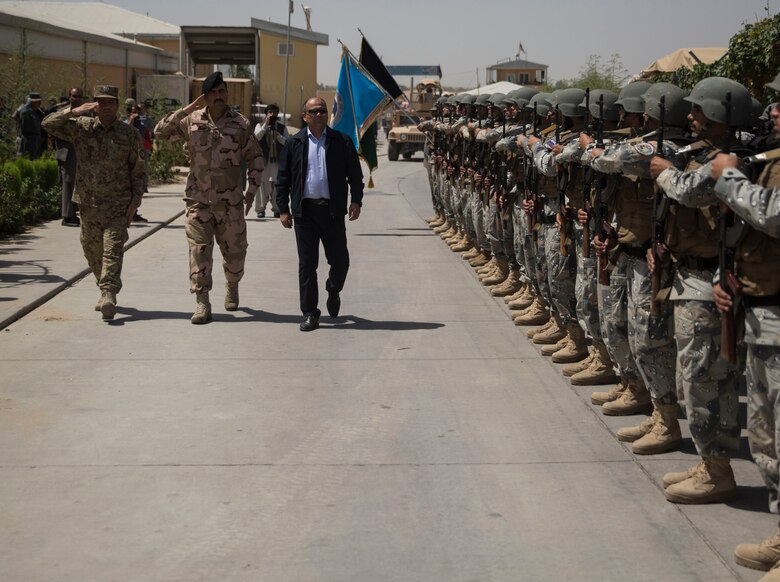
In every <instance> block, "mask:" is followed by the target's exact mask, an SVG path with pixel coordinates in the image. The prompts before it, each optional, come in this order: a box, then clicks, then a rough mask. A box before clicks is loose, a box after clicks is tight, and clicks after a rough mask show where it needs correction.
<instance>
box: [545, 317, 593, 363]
mask: <svg viewBox="0 0 780 582" xmlns="http://www.w3.org/2000/svg"><path fill="white" fill-rule="evenodd" d="M587 355H588V343H587V340H586V339H585V332H584V331H583V329H582V328H581V327H580V324H579V323H577V322H576V321H575V322H574V323H569V324H567V325H566V343H565V344H564V346H563V348H561V349H560V350H558V351H557V352H555V353H554V354H553V355H552V361H553V362H555V363H556V364H570V363H571V362H579V361H580V360H583V359H585V357H587Z"/></svg>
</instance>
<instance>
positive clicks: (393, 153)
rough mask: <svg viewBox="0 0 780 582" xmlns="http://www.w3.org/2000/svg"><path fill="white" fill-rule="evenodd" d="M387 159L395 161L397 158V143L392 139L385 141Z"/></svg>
mask: <svg viewBox="0 0 780 582" xmlns="http://www.w3.org/2000/svg"><path fill="white" fill-rule="evenodd" d="M387 159H388V160H390V161H391V162H395V161H396V160H397V159H398V143H397V142H394V141H389V142H387Z"/></svg>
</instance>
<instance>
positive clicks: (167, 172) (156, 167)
mask: <svg viewBox="0 0 780 582" xmlns="http://www.w3.org/2000/svg"><path fill="white" fill-rule="evenodd" d="M188 164H189V162H188V161H187V157H186V155H185V154H184V149H183V148H182V147H181V144H178V143H169V142H157V143H156V144H155V147H154V150H153V151H152V155H151V156H150V157H149V166H148V168H149V182H151V183H155V182H157V183H160V182H163V183H165V182H171V181H172V180H173V178H174V177H175V176H176V175H177V173H178V172H177V171H176V169H175V166H186V165H188Z"/></svg>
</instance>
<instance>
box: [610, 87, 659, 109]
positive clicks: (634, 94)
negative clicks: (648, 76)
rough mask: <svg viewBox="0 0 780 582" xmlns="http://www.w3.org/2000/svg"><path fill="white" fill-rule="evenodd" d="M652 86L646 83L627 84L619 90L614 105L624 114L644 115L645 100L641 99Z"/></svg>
mask: <svg viewBox="0 0 780 582" xmlns="http://www.w3.org/2000/svg"><path fill="white" fill-rule="evenodd" d="M652 85H653V84H652V83H650V82H648V81H634V82H633V83H629V84H628V85H626V86H625V87H623V89H621V91H620V94H619V95H618V100H617V101H615V103H616V104H617V105H620V106H621V107H622V108H623V110H624V111H625V112H626V113H644V112H645V100H644V99H642V95H644V94H645V93H647V90H648V89H649V88H650V87H651V86H652Z"/></svg>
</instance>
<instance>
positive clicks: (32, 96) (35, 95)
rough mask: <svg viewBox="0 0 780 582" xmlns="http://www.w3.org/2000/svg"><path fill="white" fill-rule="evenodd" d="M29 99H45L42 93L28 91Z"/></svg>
mask: <svg viewBox="0 0 780 582" xmlns="http://www.w3.org/2000/svg"><path fill="white" fill-rule="evenodd" d="M27 101H43V99H42V98H41V94H40V93H28V94H27Z"/></svg>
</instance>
